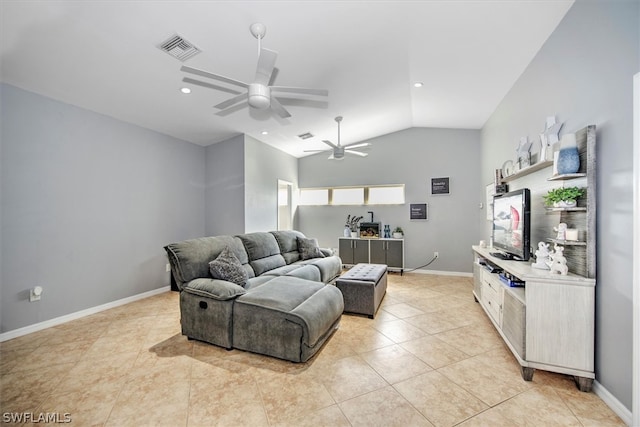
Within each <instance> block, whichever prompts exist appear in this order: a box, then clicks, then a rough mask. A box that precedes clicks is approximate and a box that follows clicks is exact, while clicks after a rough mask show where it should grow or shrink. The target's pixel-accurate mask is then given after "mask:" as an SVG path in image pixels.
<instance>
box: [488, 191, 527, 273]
mask: <svg viewBox="0 0 640 427" xmlns="http://www.w3.org/2000/svg"><path fill="white" fill-rule="evenodd" d="M530 222H531V194H530V191H529V189H528V188H522V189H520V190H515V191H510V192H508V193H504V194H499V195H496V196H494V197H493V247H494V248H497V249H500V250H501V251H502V252H504V254H506V255H505V256H502V257H503V258H505V259H515V260H518V261H527V260H528V259H529V256H530V255H531V248H530V235H531V224H530ZM492 255H493V254H492ZM497 255H500V253H497Z"/></svg>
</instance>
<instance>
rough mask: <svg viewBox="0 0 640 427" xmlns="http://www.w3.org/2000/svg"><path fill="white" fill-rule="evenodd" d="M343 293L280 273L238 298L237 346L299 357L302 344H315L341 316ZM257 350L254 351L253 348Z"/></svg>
mask: <svg viewBox="0 0 640 427" xmlns="http://www.w3.org/2000/svg"><path fill="white" fill-rule="evenodd" d="M343 309H344V302H343V299H342V294H341V293H340V291H339V290H338V289H337V288H336V287H334V286H328V285H324V284H322V283H319V282H315V281H310V280H304V279H300V278H297V277H290V276H280V277H276V278H274V279H273V280H270V281H269V282H267V283H264V284H262V285H261V286H259V287H257V288H255V289H251V291H249V292H247V293H246V294H244V295H241V296H240V297H238V298H237V299H236V301H235V305H234V310H233V337H234V338H233V340H234V347H236V348H241V349H249V348H252V349H260V351H261V352H264V353H265V354H270V355H273V356H276V357H281V358H284V359H287V360H296V359H298V358H299V357H300V356H299V354H298V355H295V354H291V353H292V352H294V353H295V352H298V353H299V352H300V345H301V344H304V345H305V346H306V347H313V346H315V345H316V344H317V343H318V342H319V341H320V340H321V339H322V338H323V337H326V335H327V332H328V331H329V330H330V329H331V328H332V327H333V326H334V325H335V323H336V322H337V321H338V320H339V319H340V316H341V314H342V311H343ZM252 351H255V350H252Z"/></svg>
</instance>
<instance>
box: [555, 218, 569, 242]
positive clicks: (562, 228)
mask: <svg viewBox="0 0 640 427" xmlns="http://www.w3.org/2000/svg"><path fill="white" fill-rule="evenodd" d="M553 230H554V231H557V232H558V235H557V236H556V239H558V240H566V239H567V224H565V223H564V222H561V223H560V224H558V226H557V227H553Z"/></svg>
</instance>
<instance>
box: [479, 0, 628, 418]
mask: <svg viewBox="0 0 640 427" xmlns="http://www.w3.org/2000/svg"><path fill="white" fill-rule="evenodd" d="M639 4H640V3H638V2H636V1H616V2H604V1H583V0H578V1H576V3H574V5H573V6H572V8H571V9H570V10H569V12H568V13H567V15H566V16H565V18H564V19H563V21H562V22H561V23H560V24H559V26H558V28H557V29H556V31H555V32H554V33H553V34H552V35H551V37H550V38H549V39H548V40H547V43H546V44H545V45H544V47H543V48H542V50H541V51H540V52H539V53H538V55H537V56H536V57H535V59H534V60H533V61H532V62H531V64H530V65H529V67H528V68H527V70H526V71H525V72H524V73H523V75H522V76H521V78H520V79H519V80H518V82H517V83H516V84H515V85H514V87H513V88H512V89H511V91H510V92H509V94H508V95H507V96H506V97H505V99H504V100H503V102H502V103H501V104H500V106H499V108H498V109H497V110H496V111H495V112H494V114H493V115H492V116H491V118H490V119H489V121H488V122H487V123H486V125H485V126H484V128H483V130H482V177H483V178H484V179H483V181H488V180H490V179H491V177H492V173H493V172H492V171H493V169H494V168H497V167H500V166H501V164H502V162H503V161H504V160H507V159H512V158H513V157H514V156H513V154H514V153H513V151H514V149H515V147H516V146H517V142H518V139H519V138H520V137H521V136H524V135H528V136H529V137H530V138H532V139H536V138H537V135H538V133H540V132H541V131H542V129H543V127H544V120H545V117H546V116H548V115H552V114H556V117H557V118H558V119H559V121H562V122H564V123H565V124H564V127H563V133H564V132H574V131H576V130H578V129H580V128H582V127H584V126H586V125H589V124H595V125H596V126H597V162H598V166H597V173H598V181H597V183H598V194H597V202H598V219H597V228H598V229H597V241H598V248H597V257H598V262H597V271H598V277H597V279H598V282H597V286H596V355H595V356H596V380H597V381H598V382H599V383H600V384H602V385H603V386H604V387H605V388H606V389H607V390H608V391H609V392H611V393H612V394H613V395H614V396H615V398H616V399H618V400H619V401H620V402H621V403H622V404H623V405H625V406H626V407H627V408H629V410H631V378H632V376H631V370H632V262H633V259H632V233H631V232H630V231H631V230H632V221H633V218H632V200H633V197H632V187H631V185H630V183H631V182H632V166H633V165H632V155H631V153H632V150H633V127H632V111H633V103H632V93H633V75H634V74H635V73H637V72H638V70H639V69H640V65H639V64H640V62H639V57H638V51H639V46H638V45H639V40H640V34H639V28H640V19H639V11H638V9H639ZM478 220H479V221H480V222H481V224H484V226H485V231H484V233H485V235H487V233H488V232H489V230H488V224H487V223H486V221H483V220H482V219H481V218H479V219H478Z"/></svg>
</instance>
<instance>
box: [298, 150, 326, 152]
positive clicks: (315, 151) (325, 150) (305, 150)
mask: <svg viewBox="0 0 640 427" xmlns="http://www.w3.org/2000/svg"><path fill="white" fill-rule="evenodd" d="M327 151H329V150H304V152H305V153H324V152H327Z"/></svg>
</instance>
